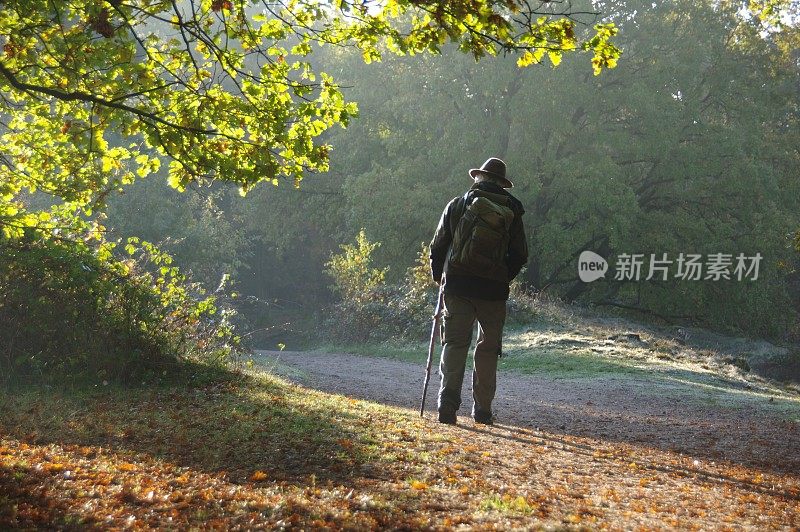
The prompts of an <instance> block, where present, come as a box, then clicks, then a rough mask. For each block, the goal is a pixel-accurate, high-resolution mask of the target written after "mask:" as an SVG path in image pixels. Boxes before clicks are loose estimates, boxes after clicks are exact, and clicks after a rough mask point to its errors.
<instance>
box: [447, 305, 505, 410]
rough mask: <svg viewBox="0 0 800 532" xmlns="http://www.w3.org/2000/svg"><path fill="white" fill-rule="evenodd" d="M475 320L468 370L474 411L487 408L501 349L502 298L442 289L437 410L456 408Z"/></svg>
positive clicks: (495, 383)
mask: <svg viewBox="0 0 800 532" xmlns="http://www.w3.org/2000/svg"><path fill="white" fill-rule="evenodd" d="M476 320H477V321H478V343H477V345H476V346H475V355H474V359H475V366H474V369H473V371H472V398H473V400H474V406H473V409H472V413H473V415H474V414H475V412H476V411H479V412H486V413H488V412H491V411H492V401H493V400H494V394H495V389H496V387H497V359H498V358H499V357H500V352H501V349H502V338H503V325H504V324H505V320H506V302H505V301H487V300H484V299H475V298H470V297H462V296H457V295H452V294H447V293H445V295H444V313H443V318H442V343H443V345H444V349H442V359H441V363H440V364H439V371H440V372H441V374H442V382H441V386H440V387H439V410H442V409H443V408H444V409H453V410H458V408H459V407H460V406H461V385H462V383H463V381H464V371H465V369H466V363H467V350H468V349H469V346H470V343H471V342H472V329H473V326H474V324H475V321H476Z"/></svg>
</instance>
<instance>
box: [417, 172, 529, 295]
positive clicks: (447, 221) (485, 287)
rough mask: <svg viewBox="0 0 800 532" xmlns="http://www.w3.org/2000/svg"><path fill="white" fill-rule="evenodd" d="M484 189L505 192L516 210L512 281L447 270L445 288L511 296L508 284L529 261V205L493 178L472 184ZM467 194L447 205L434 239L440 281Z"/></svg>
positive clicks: (434, 266) (510, 262) (435, 277)
mask: <svg viewBox="0 0 800 532" xmlns="http://www.w3.org/2000/svg"><path fill="white" fill-rule="evenodd" d="M476 189H477V190H483V191H485V192H492V193H494V194H502V195H504V196H508V197H510V198H511V208H512V210H513V211H514V220H513V221H512V222H511V228H510V237H511V241H510V242H509V245H508V254H507V255H506V266H507V267H508V281H506V282H502V281H496V280H492V279H486V278H483V277H476V276H472V275H457V274H455V273H446V274H445V286H444V290H445V293H447V294H453V295H459V296H463V297H474V298H476V299H485V300H489V301H504V300H506V299H508V285H509V283H510V282H511V281H512V280H513V279H514V278H515V277H516V276H517V274H519V271H520V270H521V269H522V267H523V266H524V265H525V263H526V262H528V243H527V239H526V238H525V229H524V228H523V226H522V215H523V214H524V213H525V209H524V208H523V207H522V203H521V202H520V201H519V200H518V199H517V198H515V197H514V196H512V195H511V194H509V193H508V192H506V190H505V189H504V188H502V187H501V186H499V185H496V184H494V183H492V182H487V181H484V182H481V183H476V184H475V185H472V187H471V188H470V190H476ZM464 208H465V206H464V196H459V197H457V198H453V199H452V200H451V201H450V203H448V204H447V207H445V209H444V212H443V213H442V217H441V219H440V220H439V226H438V227H437V228H436V234H435V235H434V236H433V240H432V241H431V275H432V276H433V280H434V281H436V283H437V284H438V283H441V280H442V273H443V272H444V269H445V266H446V265H445V262H446V260H447V252H448V251H449V250H450V244H452V242H453V233H454V232H455V228H456V226H457V225H458V221H459V218H460V215H461V214H463V212H464Z"/></svg>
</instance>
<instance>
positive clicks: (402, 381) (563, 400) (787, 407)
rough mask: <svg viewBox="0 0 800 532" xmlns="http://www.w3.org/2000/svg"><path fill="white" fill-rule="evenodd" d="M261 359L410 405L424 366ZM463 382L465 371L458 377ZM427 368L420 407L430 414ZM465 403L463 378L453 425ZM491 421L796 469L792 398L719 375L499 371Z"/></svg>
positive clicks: (313, 357) (313, 380)
mask: <svg viewBox="0 0 800 532" xmlns="http://www.w3.org/2000/svg"><path fill="white" fill-rule="evenodd" d="M256 360H257V361H258V362H259V363H260V364H261V365H262V366H264V367H265V368H267V369H269V370H271V371H272V372H274V373H277V374H279V375H282V376H284V377H287V378H289V379H290V380H292V381H294V382H297V383H299V384H303V385H305V386H308V387H312V388H315V389H318V390H322V391H326V392H333V393H338V394H343V395H347V396H350V397H354V398H359V399H367V400H371V401H375V402H379V403H383V404H390V405H395V406H401V407H408V408H411V409H416V408H419V406H418V405H419V396H420V392H421V389H422V377H423V375H424V368H423V367H421V366H420V365H418V364H411V363H408V362H403V361H397V360H390V359H385V358H377V357H363V356H356V355H347V354H329V353H315V352H288V351H283V352H275V351H259V352H258V357H257V359H256ZM466 380H467V381H468V380H469V379H468V378H467V379H466ZM437 383H438V375H437V373H436V371H435V370H434V372H433V375H432V378H431V386H430V389H429V395H428V402H427V410H428V412H430V413H429V414H428V416H429V417H430V418H432V417H433V416H434V412H435V403H436V390H437ZM470 406H471V390H470V386H469V383H468V382H467V383H466V384H465V387H464V398H463V404H462V407H461V412H460V413H461V414H462V417H461V418H460V419H459V423H460V424H461V425H462V426H464V427H465V428H468V427H471V426H472V421H471V420H470V419H469V418H468V417H466V416H468V415H469V408H470ZM494 410H495V413H496V416H497V422H498V424H499V425H505V426H509V425H510V426H515V427H519V428H522V429H540V430H541V431H543V432H546V433H548V434H556V435H559V434H560V435H565V436H577V437H586V438H591V439H594V440H597V443H598V444H600V445H602V443H603V442H618V443H624V444H634V445H638V446H644V447H649V448H653V449H654V450H662V451H668V452H674V453H680V454H682V455H685V456H687V457H691V458H693V459H696V460H697V461H698V462H714V461H726V462H732V463H736V464H739V465H742V466H745V467H751V468H756V469H759V470H763V471H772V472H775V473H789V474H798V472H800V430H798V428H799V427H800V419H798V418H800V413H798V412H800V407H798V400H797V398H793V397H790V396H781V395H772V394H770V393H765V392H764V391H754V390H748V389H746V387H742V386H728V385H726V384H725V383H724V381H719V382H715V381H714V380H713V379H711V380H709V381H708V382H692V381H688V380H685V379H681V378H680V374H678V376H675V377H674V378H669V379H649V378H648V379H635V378H632V377H631V376H629V375H628V376H625V375H622V376H619V377H617V376H608V375H604V376H596V375H595V376H592V377H589V378H553V377H548V376H547V375H542V376H539V375H522V374H514V373H508V372H506V373H501V374H500V375H499V377H498V392H497V399H496V402H495V407H494Z"/></svg>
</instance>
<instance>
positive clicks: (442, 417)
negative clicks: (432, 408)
mask: <svg viewBox="0 0 800 532" xmlns="http://www.w3.org/2000/svg"><path fill="white" fill-rule="evenodd" d="M439 423H446V424H447V425H455V424H456V411H455V410H453V409H452V408H440V409H439Z"/></svg>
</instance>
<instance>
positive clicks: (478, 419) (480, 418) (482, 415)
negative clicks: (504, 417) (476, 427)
mask: <svg viewBox="0 0 800 532" xmlns="http://www.w3.org/2000/svg"><path fill="white" fill-rule="evenodd" d="M472 419H474V420H475V423H480V424H481V425H491V424H492V413H491V412H486V411H484V410H476V411H475V413H473V414H472Z"/></svg>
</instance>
